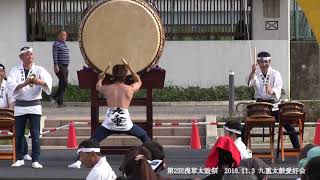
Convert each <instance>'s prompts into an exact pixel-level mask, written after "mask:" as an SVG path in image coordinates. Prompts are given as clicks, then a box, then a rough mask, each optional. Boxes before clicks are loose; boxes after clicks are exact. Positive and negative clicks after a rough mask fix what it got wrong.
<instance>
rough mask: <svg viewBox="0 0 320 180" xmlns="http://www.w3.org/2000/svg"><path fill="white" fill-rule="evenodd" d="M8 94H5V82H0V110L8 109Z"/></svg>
mask: <svg viewBox="0 0 320 180" xmlns="http://www.w3.org/2000/svg"><path fill="white" fill-rule="evenodd" d="M7 98H8V93H7V81H6V80H4V79H3V80H2V83H1V84H0V108H8V107H9V104H8V99H7Z"/></svg>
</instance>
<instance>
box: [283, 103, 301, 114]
mask: <svg viewBox="0 0 320 180" xmlns="http://www.w3.org/2000/svg"><path fill="white" fill-rule="evenodd" d="M303 107H304V105H303V104H302V103H300V102H296V101H291V102H284V103H281V104H279V111H280V114H281V115H286V116H291V115H292V116H297V115H302V114H303Z"/></svg>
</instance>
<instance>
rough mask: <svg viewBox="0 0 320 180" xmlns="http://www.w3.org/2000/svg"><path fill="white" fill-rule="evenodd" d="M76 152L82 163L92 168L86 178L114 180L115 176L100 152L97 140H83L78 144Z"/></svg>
mask: <svg viewBox="0 0 320 180" xmlns="http://www.w3.org/2000/svg"><path fill="white" fill-rule="evenodd" d="M77 153H78V154H79V157H80V161H81V162H82V164H84V165H85V166H86V167H87V168H92V169H91V171H90V172H89V174H88V176H87V178H86V180H115V179H116V178H117V176H116V174H115V173H114V171H113V170H112V168H111V166H110V165H109V163H108V162H107V159H106V157H105V156H102V154H101V153H100V145H99V142H97V141H95V140H94V139H87V140H84V141H82V142H81V143H80V144H79V147H78V151H77Z"/></svg>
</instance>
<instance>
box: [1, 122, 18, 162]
mask: <svg viewBox="0 0 320 180" xmlns="http://www.w3.org/2000/svg"><path fill="white" fill-rule="evenodd" d="M1 123H4V122H1ZM10 124H11V125H8V126H4V125H2V124H1V126H0V129H1V130H12V133H13V135H7V136H1V137H0V139H1V140H11V141H12V150H11V151H10V150H8V151H3V152H0V160H12V162H13V163H14V162H16V129H15V123H10Z"/></svg>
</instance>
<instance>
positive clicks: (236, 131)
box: [223, 126, 241, 134]
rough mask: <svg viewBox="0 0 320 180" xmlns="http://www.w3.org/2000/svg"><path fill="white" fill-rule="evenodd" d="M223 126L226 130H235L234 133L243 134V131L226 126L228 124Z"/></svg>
mask: <svg viewBox="0 0 320 180" xmlns="http://www.w3.org/2000/svg"><path fill="white" fill-rule="evenodd" d="M223 128H224V129H225V130H227V131H230V132H233V133H236V134H241V131H239V130H236V129H230V128H228V127H226V126H223Z"/></svg>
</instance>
